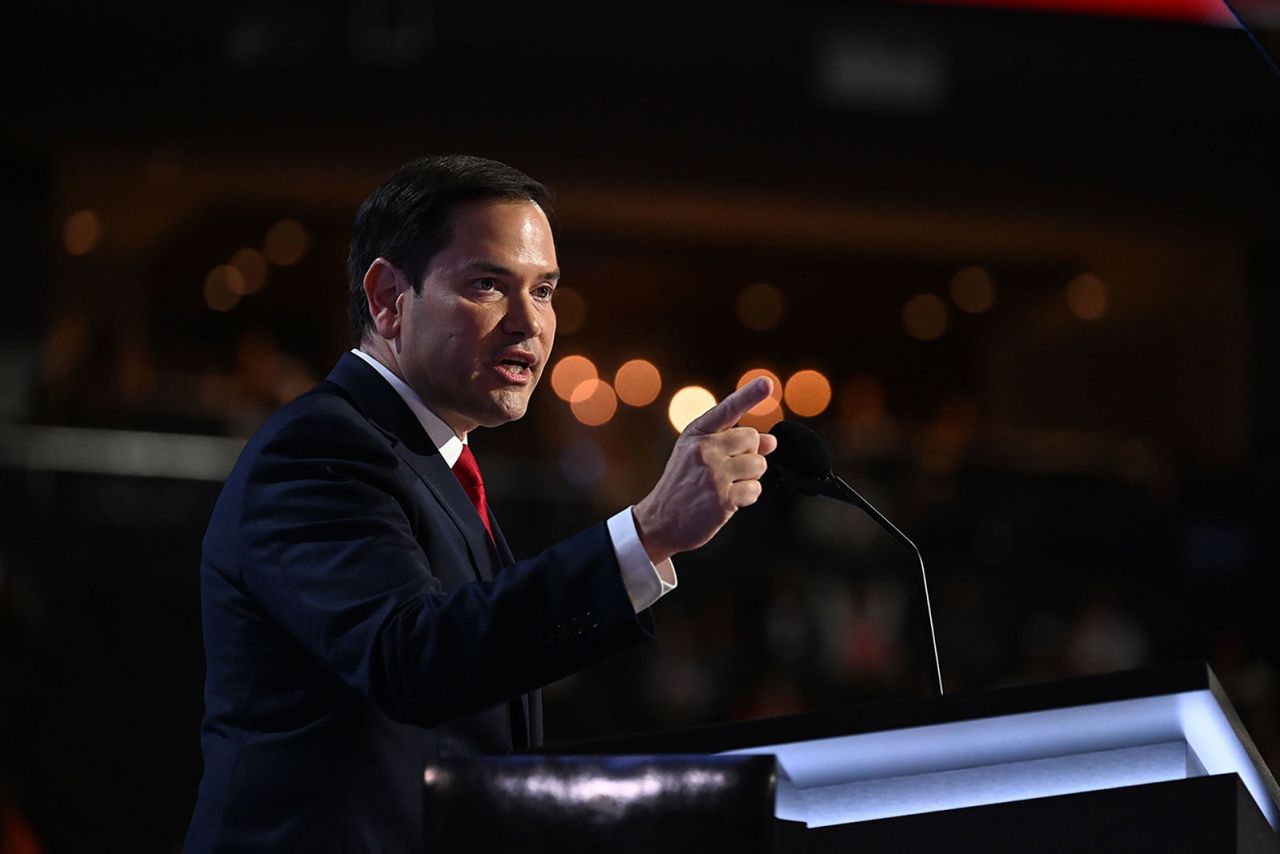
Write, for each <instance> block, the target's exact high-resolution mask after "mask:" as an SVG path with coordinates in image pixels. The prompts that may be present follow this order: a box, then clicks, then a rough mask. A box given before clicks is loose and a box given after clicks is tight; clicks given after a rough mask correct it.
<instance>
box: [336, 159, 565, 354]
mask: <svg viewBox="0 0 1280 854" xmlns="http://www.w3.org/2000/svg"><path fill="white" fill-rule="evenodd" d="M485 200H493V201H529V202H533V203H534V204H536V205H537V206H538V207H540V208H542V211H543V213H545V214H546V215H547V220H548V221H550V220H551V191H550V190H548V189H547V188H546V187H544V186H542V184H540V183H538V182H537V181H535V180H533V179H532V178H530V177H529V176H528V175H526V174H524V173H523V172H521V171H519V170H518V169H513V168H511V167H510V166H508V165H506V164H505V163H499V162H498V161H496V160H485V159H484V158H482V157H471V156H469V155H465V154H450V155H445V156H442V157H423V158H420V159H418V160H413V161H410V162H409V163H406V164H405V165H403V166H401V167H400V168H399V169H397V170H396V171H395V172H394V173H392V175H391V177H390V178H388V179H387V180H386V181H385V182H384V183H383V184H382V186H381V187H379V188H378V189H376V190H374V191H373V193H372V194H370V196H369V198H367V199H365V200H364V204H362V205H361V206H360V211H359V212H358V213H357V214H356V222H355V226H354V227H353V228H352V232H351V252H350V254H348V255H347V289H348V295H349V298H348V311H349V312H350V315H351V331H352V333H353V334H354V335H355V340H356V345H357V346H359V344H360V342H361V341H363V340H364V337H365V335H366V334H368V332H369V330H371V329H372V328H373V321H372V319H371V318H370V316H369V303H368V301H367V300H366V298H365V293H364V274H365V271H367V270H368V269H369V265H370V264H372V263H373V262H374V260H375V259H377V258H379V257H382V258H386V259H387V260H388V261H390V262H391V263H392V264H394V265H396V267H398V268H399V269H400V272H402V273H404V274H405V276H407V277H408V279H409V281H410V283H412V285H413V291H414V293H421V292H422V280H423V277H424V276H425V275H426V273H427V268H428V266H430V264H431V259H432V258H433V257H434V256H435V254H436V253H437V252H439V251H440V250H441V249H444V248H445V247H446V246H448V245H449V242H450V241H451V240H452V239H453V231H452V229H451V228H450V223H449V214H450V213H451V212H452V211H453V209H454V208H455V207H457V206H458V205H460V204H463V203H465V202H474V201H485Z"/></svg>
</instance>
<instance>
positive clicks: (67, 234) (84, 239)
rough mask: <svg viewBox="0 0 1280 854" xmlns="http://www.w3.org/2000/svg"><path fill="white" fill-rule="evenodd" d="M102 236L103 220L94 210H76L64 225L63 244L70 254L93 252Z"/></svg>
mask: <svg viewBox="0 0 1280 854" xmlns="http://www.w3.org/2000/svg"><path fill="white" fill-rule="evenodd" d="M101 236H102V220H101V219H99V218H98V215H97V214H96V213H94V212H93V211H85V210H82V211H76V212H75V213H73V214H72V215H71V216H69V217H67V221H66V224H65V225H63V227H62V245H63V246H64V247H66V250H67V254H68V255H85V254H87V253H89V252H92V251H93V249H94V247H95V246H97V245H98V238H100V237H101Z"/></svg>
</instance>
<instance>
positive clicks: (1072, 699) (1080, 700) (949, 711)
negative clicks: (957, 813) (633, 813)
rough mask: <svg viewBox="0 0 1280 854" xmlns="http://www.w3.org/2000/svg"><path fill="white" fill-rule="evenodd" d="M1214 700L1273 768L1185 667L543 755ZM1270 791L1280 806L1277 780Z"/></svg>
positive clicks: (1200, 672)
mask: <svg viewBox="0 0 1280 854" xmlns="http://www.w3.org/2000/svg"><path fill="white" fill-rule="evenodd" d="M1204 690H1208V691H1210V692H1212V694H1213V696H1214V698H1215V699H1216V700H1217V701H1218V704H1219V705H1220V706H1222V708H1223V710H1224V712H1225V713H1227V716H1228V719H1229V720H1230V722H1231V725H1232V728H1233V729H1234V730H1235V733H1236V736H1237V737H1238V738H1239V739H1240V741H1241V743H1242V745H1244V746H1245V748H1246V749H1247V750H1248V751H1249V752H1250V758H1251V759H1253V761H1254V763H1255V764H1256V765H1258V766H1259V767H1260V768H1263V769H1265V768H1266V766H1265V764H1264V763H1263V761H1262V757H1261V755H1260V754H1259V753H1258V751H1257V748H1256V747H1255V746H1254V744H1253V740H1252V739H1251V738H1250V737H1249V735H1248V733H1247V731H1246V730H1245V729H1244V726H1243V725H1242V724H1241V723H1240V719H1239V716H1238V715H1237V714H1236V713H1235V710H1234V708H1233V707H1232V706H1231V703H1230V701H1229V700H1228V699H1227V696H1226V693H1225V692H1224V691H1223V690H1222V686H1221V684H1220V683H1219V682H1218V679H1217V677H1216V676H1215V675H1214V673H1213V671H1212V669H1211V668H1210V667H1209V665H1208V664H1206V663H1205V662H1202V661H1191V662H1179V663H1175V664H1169V665H1165V666H1160V667H1153V668H1147V669H1143V670H1129V671H1118V672H1115V673H1104V674H1100V675H1095V676H1084V677H1079V678H1075V679H1067V680H1063V681H1060V682H1048V683H1033V684H1025V685H1013V686H1007V687H1001V688H993V689H989V690H983V691H964V692H956V693H952V694H947V695H946V696H943V697H927V698H921V699H911V700H887V701H883V700H882V701H876V702H870V703H863V704H859V705H854V706H844V707H840V708H835V709H824V710H820V711H815V712H810V713H807V714H800V715H788V716H784V717H776V718H761V719H758V720H749V721H733V722H729V723H724V724H713V725H710V726H701V727H693V728H690V729H684V730H674V731H658V732H649V733H639V734H635V735H626V736H620V737H617V738H607V739H592V740H588V741H579V742H567V743H563V744H557V745H548V746H545V747H543V748H542V749H541V751H540V752H542V753H719V752H723V751H727V750H734V749H737V748H740V747H742V746H743V745H749V744H776V743H780V742H795V741H809V740H815V739H823V738H834V737H837V736H848V735H857V734H860V733H870V732H882V731H885V730H892V729H905V728H910V727H920V726H929V725H931V724H947V723H956V722H958V721H965V720H975V719H979V718H991V717H1001V716H1004V715H1014V714H1021V713H1025V712H1037V711H1047V710H1050V709H1061V708H1069V707H1074V706H1085V705H1091V704H1094V703H1107V702H1114V701H1119V700H1135V699H1140V698H1143V697H1158V696H1165V695H1169V694H1178V693H1183V692H1187V691H1204ZM1266 776H1267V778H1268V783H1269V785H1270V787H1271V788H1272V790H1273V791H1274V792H1275V793H1276V794H1277V800H1278V801H1280V789H1277V788H1276V782H1275V780H1274V778H1272V777H1271V775H1270V773H1269V772H1267V774H1266Z"/></svg>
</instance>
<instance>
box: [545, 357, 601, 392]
mask: <svg viewBox="0 0 1280 854" xmlns="http://www.w3.org/2000/svg"><path fill="white" fill-rule="evenodd" d="M599 376H600V372H599V371H597V370H596V365H595V362H592V361H591V360H590V359H588V358H587V357H586V356H565V357H564V358H563V359H561V360H560V361H558V362H556V366H555V367H554V368H552V369H551V390H552V391H554V392H555V393H556V397H558V398H560V399H561V400H569V399H570V398H571V397H572V396H573V392H574V390H575V389H577V388H578V386H580V385H582V384H583V383H584V382H587V381H588V380H594V379H597V378H598V377H599Z"/></svg>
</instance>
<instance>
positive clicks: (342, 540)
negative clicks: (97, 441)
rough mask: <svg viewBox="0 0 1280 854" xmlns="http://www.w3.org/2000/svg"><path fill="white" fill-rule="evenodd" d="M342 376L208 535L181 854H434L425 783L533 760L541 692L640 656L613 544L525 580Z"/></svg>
mask: <svg viewBox="0 0 1280 854" xmlns="http://www.w3.org/2000/svg"><path fill="white" fill-rule="evenodd" d="M494 536H495V538H496V543H495V542H493V541H491V540H490V539H489V537H488V535H487V534H486V533H485V530H484V526H483V525H482V523H481V520H480V518H479V517H478V516H477V514H476V512H475V510H474V508H473V507H472V505H471V503H470V501H469V500H468V498H467V496H466V494H465V493H464V492H463V491H462V488H461V487H460V486H459V485H458V482H457V481H456V480H455V478H454V476H453V473H452V472H450V470H449V468H448V466H446V465H445V462H444V460H443V459H442V458H441V457H440V455H439V453H437V451H436V449H435V446H434V445H433V444H432V442H431V441H430V439H428V437H427V435H426V433H425V432H424V431H423V429H422V427H421V425H420V424H419V422H418V421H417V419H416V418H415V417H414V415H413V413H412V412H411V411H410V410H409V408H408V407H407V406H406V405H405V403H404V402H403V401H402V400H401V399H400V397H399V395H397V394H396V392H395V391H394V390H393V389H392V388H391V387H390V385H388V383H387V382H386V381H385V380H384V379H382V377H380V376H379V375H378V374H377V372H376V371H375V370H374V369H373V368H371V367H370V366H369V365H367V364H365V363H364V362H363V361H361V360H360V359H358V358H356V357H355V356H353V355H351V354H347V355H345V356H343V358H342V360H341V361H340V362H339V363H338V365H337V366H336V367H335V368H334V370H333V372H332V373H331V374H330V375H329V377H328V379H327V380H326V381H325V382H324V383H322V384H321V385H320V386H318V387H317V388H315V389H313V390H312V391H311V392H309V393H307V394H306V395H304V396H303V397H301V398H299V399H298V400H296V401H294V402H293V403H291V404H289V405H288V406H287V407H285V408H284V409H283V410H281V411H280V412H279V413H277V414H276V415H275V416H274V417H273V418H272V419H271V420H270V421H269V422H268V423H267V424H266V425H265V426H264V427H263V428H262V429H261V430H260V431H259V432H258V433H257V435H255V436H254V437H253V438H252V439H251V440H250V441H249V443H248V445H247V446H246V447H245V450H244V453H243V454H242V455H241V457H240V460H239V461H238V462H237V464H236V466H235V468H234V470H233V471H232V473H231V475H230V476H229V478H228V479H227V482H226V485H225V486H224V488H223V490H222V494H221V496H220V497H219V499H218V503H217V506H216V507H215V509H214V512H213V517H212V519H211V521H210V523H209V530H208V533H207V534H206V535H205V540H204V550H203V559H202V561H201V566H200V583H201V607H202V615H203V621H204V638H205V655H206V661H207V666H208V669H207V676H206V683H205V718H204V723H203V726H202V730H201V746H202V748H203V752H204V776H203V778H202V779H201V782H200V792H199V797H198V800H197V804H196V809H195V814H194V816H193V817H192V820H191V825H190V828H189V830H188V834H187V841H186V846H185V850H186V851H187V852H191V853H192V854H194V852H206V851H290V852H292V851H300V852H301V851H307V852H327V851H332V852H339V851H342V852H346V851H360V852H375V851H376V852H382V851H387V852H401V851H403V852H414V854H417V852H420V851H422V842H423V840H422V827H421V824H422V820H421V802H422V769H423V765H424V763H425V762H426V760H428V759H429V758H431V757H434V756H440V755H447V754H450V753H468V752H504V751H509V750H511V749H512V748H513V747H523V746H525V745H526V744H527V743H532V744H534V745H537V744H539V743H541V737H542V722H541V708H540V697H539V695H538V693H537V689H538V688H539V686H542V685H545V684H547V683H549V682H552V681H554V680H556V679H559V678H561V677H563V676H566V675H568V674H570V673H573V672H574V671H576V670H579V669H581V668H582V667H584V666H586V665H588V664H590V663H592V662H594V661H597V660H599V659H601V658H603V657H605V656H607V655H609V654H611V653H613V652H616V651H618V650H620V649H622V648H624V647H626V646H629V645H631V644H633V643H635V642H637V641H639V640H641V639H643V638H645V637H647V636H649V634H650V632H651V628H652V624H651V623H650V622H649V620H648V617H647V615H645V614H642V615H639V616H637V615H636V614H635V613H634V611H633V609H632V605H631V601H630V599H629V598H628V596H627V593H626V589H625V588H624V586H623V584H622V580H621V577H620V573H619V569H618V564H617V558H616V557H615V554H614V551H613V547H612V544H611V543H610V540H609V536H608V533H607V531H606V527H605V525H604V523H600V524H598V525H595V526H593V527H591V528H588V529H587V530H585V531H582V532H581V533H579V534H577V535H575V536H573V537H570V538H569V539H567V540H564V541H563V542H561V543H559V544H557V545H554V546H552V547H551V548H549V549H547V550H546V551H544V552H543V553H542V554H540V555H538V556H537V557H534V558H532V559H530V560H525V561H520V562H514V561H513V560H512V558H511V554H510V551H509V550H508V549H507V547H506V543H505V541H504V540H503V539H502V534H501V532H500V531H499V530H498V528H497V526H496V524H494Z"/></svg>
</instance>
